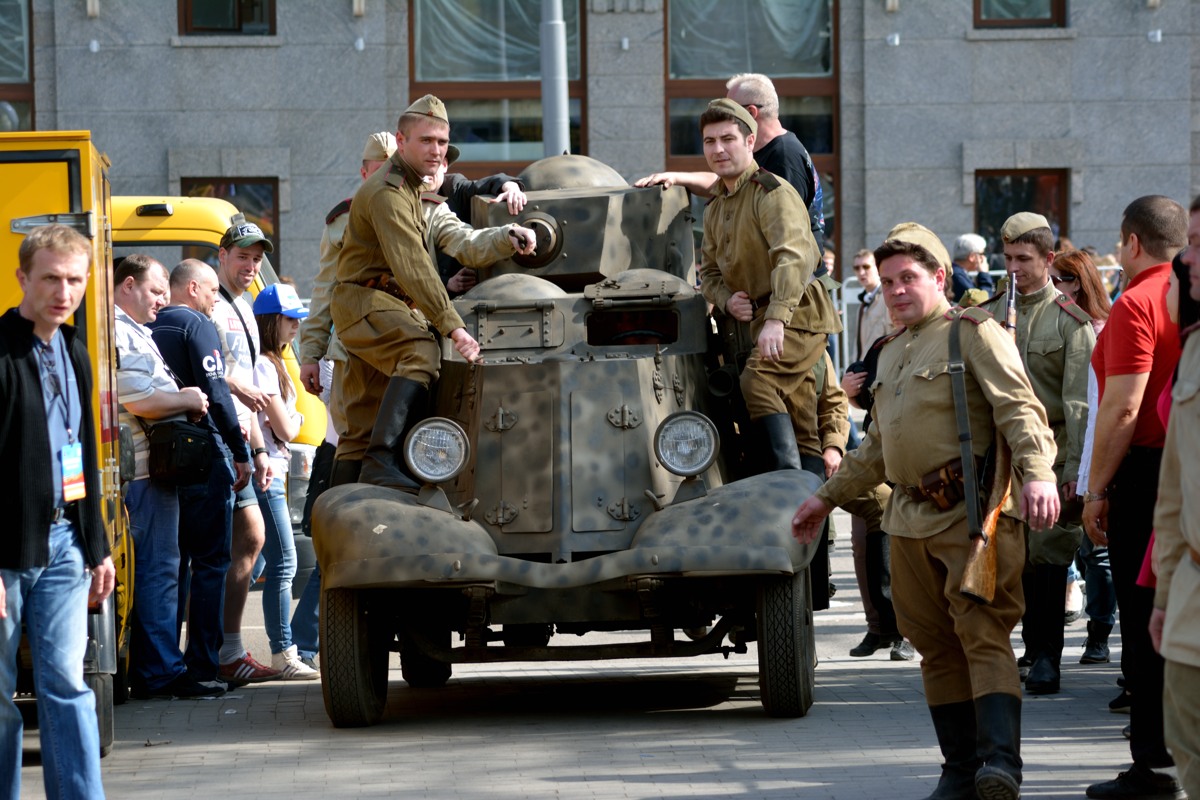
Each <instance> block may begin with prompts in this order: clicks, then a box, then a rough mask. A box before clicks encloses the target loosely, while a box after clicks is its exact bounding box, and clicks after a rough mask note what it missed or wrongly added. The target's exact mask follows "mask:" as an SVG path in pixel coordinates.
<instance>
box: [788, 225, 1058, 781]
mask: <svg viewBox="0 0 1200 800" xmlns="http://www.w3.org/2000/svg"><path fill="white" fill-rule="evenodd" d="M875 261H876V263H877V264H878V265H879V274H880V278H881V284H882V291H883V295H884V301H885V302H886V304H887V307H888V310H889V311H890V312H891V314H892V315H893V319H894V320H895V321H896V322H897V323H898V324H900V325H904V326H906V327H905V330H904V331H903V332H902V333H901V334H900V335H899V336H897V337H896V338H895V339H894V340H892V341H891V342H889V343H888V344H887V345H885V346H884V348H883V350H882V351H881V353H880V357H879V369H878V373H877V377H876V379H875V382H874V384H873V385H872V386H871V387H870V388H871V390H872V392H873V394H874V403H875V404H874V408H873V410H872V414H873V416H874V419H875V424H874V426H873V427H872V432H871V435H870V436H868V437H867V439H866V440H865V441H864V442H863V444H862V446H861V447H859V448H858V449H857V450H855V451H853V452H851V453H849V454H847V456H846V458H845V460H843V461H842V465H841V469H840V470H839V471H838V472H837V473H836V474H835V475H834V476H833V477H832V478H831V479H830V480H829V482H828V483H826V484H825V485H824V486H823V487H822V488H821V489H820V490H818V491H817V493H816V494H815V495H814V496H813V497H812V498H810V499H809V500H807V501H805V502H804V503H803V504H802V505H801V506H800V508H799V509H797V511H796V516H795V518H794V519H793V520H792V533H793V535H794V536H796V538H797V539H799V540H801V541H803V542H807V541H810V540H811V539H812V538H813V536H815V535H816V533H817V531H819V530H820V527H821V523H822V521H823V520H824V518H825V517H826V516H828V514H829V513H830V512H831V511H832V510H833V508H834V507H835V506H838V505H841V504H842V503H844V502H846V501H848V500H850V499H852V498H854V497H857V496H858V495H859V494H860V493H861V492H862V491H863V490H864V489H867V488H869V487H872V486H877V485H878V484H880V483H883V482H884V481H888V482H890V483H892V484H893V485H894V486H895V491H894V492H893V493H892V496H891V500H890V501H889V503H888V506H887V510H886V512H885V516H884V524H883V527H884V529H886V530H887V531H888V532H889V533H891V534H892V536H891V548H892V592H893V601H894V603H895V608H896V616H897V619H898V621H899V627H900V632H901V633H902V634H904V635H905V636H907V637H908V638H909V640H910V641H912V643H913V645H914V646H915V647H916V648H917V650H918V651H919V652H920V653H921V657H922V661H921V672H922V677H923V679H924V683H925V696H926V700H927V702H928V703H929V707H930V708H929V711H930V716H932V718H933V725H934V729H935V731H936V732H937V738H938V743H939V745H940V746H941V749H942V754H943V756H944V757H945V763H944V764H943V766H942V776H941V780H940V781H939V782H938V786H937V789H936V790H935V791H934V793H933V794H932V795H931V798H933V799H934V800H936V799H937V798H956V797H962V796H974V795H973V792H975V791H978V793H979V796H981V797H984V796H986V797H989V798H992V797H995V798H1009V799H1011V800H1015V798H1017V797H1018V796H1019V794H1020V783H1021V765H1022V764H1021V756H1020V738H1021V733H1020V731H1021V684H1020V680H1019V677H1018V673H1017V666H1016V660H1015V657H1014V655H1013V652H1012V647H1011V646H1010V644H1009V636H1010V634H1011V633H1012V630H1013V627H1014V626H1015V625H1016V623H1017V620H1019V619H1020V618H1021V614H1022V612H1023V610H1024V599H1023V596H1022V592H1021V571H1022V568H1023V567H1024V563H1025V546H1024V542H1023V538H1022V533H1021V528H1020V521H1021V520H1022V519H1024V520H1025V521H1026V522H1027V523H1028V524H1029V527H1030V528H1031V529H1033V530H1042V529H1045V528H1048V527H1050V525H1052V524H1053V523H1054V521H1055V520H1056V519H1057V517H1058V513H1059V496H1058V489H1057V483H1056V479H1055V474H1054V469H1053V464H1054V454H1055V446H1054V435H1053V433H1052V432H1051V430H1050V428H1049V426H1048V425H1047V424H1046V414H1045V411H1044V409H1043V407H1042V404H1041V403H1040V402H1039V401H1038V399H1037V397H1036V395H1035V394H1034V392H1033V388H1032V387H1031V385H1030V383H1029V379H1028V378H1027V377H1026V376H1025V369H1024V367H1023V365H1022V363H1021V358H1020V355H1019V353H1018V352H1017V349H1016V347H1015V346H1014V344H1013V341H1012V339H1011V337H1010V335H1009V334H1008V333H1006V332H1005V331H1004V329H1003V328H1001V326H1000V325H998V324H997V323H996V322H995V320H993V319H992V317H991V315H989V314H988V313H987V312H984V311H981V310H979V309H966V310H963V309H960V308H955V309H951V308H950V306H949V304H948V303H947V302H946V299H945V295H944V291H945V284H946V276H947V275H948V274H949V272H950V269H951V267H950V257H949V254H948V253H947V252H946V249H945V247H944V246H943V245H942V243H941V241H940V240H939V239H938V237H937V236H936V235H935V234H934V233H933V232H932V231H930V230H929V229H927V228H924V227H922V226H920V225H917V224H915V223H903V224H901V225H898V226H896V227H895V228H893V229H892V231H891V232H890V233H889V234H888V236H887V239H886V240H885V241H884V243H883V244H882V245H880V246H879V248H878V249H876V251H875ZM954 339H957V340H958V341H957V343H955V342H954V341H952V340H954ZM955 350H957V351H958V353H957V355H956V354H955V352H954V351H955ZM959 375H961V376H962V379H963V380H962V388H961V390H959V391H958V392H956V391H955V390H954V389H953V388H952V384H953V383H954V382H955V381H956V380H957V376H959ZM956 394H959V395H960V397H961V399H962V400H963V401H965V402H964V403H963V404H964V405H965V409H964V411H963V413H962V414H961V415H960V414H958V413H957V412H956V408H955V406H956V398H955V395H956ZM960 416H961V417H962V423H961V425H960V422H959V417H960ZM968 423H969V425H968ZM960 427H969V436H964V435H960V433H959V431H960ZM997 433H999V434H1001V435H1002V437H1003V439H1004V440H1005V441H1006V442H1007V449H1008V450H1010V451H1011V458H1012V469H1011V477H1012V480H1013V487H1012V493H1011V495H1007V493H1005V492H1003V491H1001V492H991V493H990V494H991V495H992V496H994V497H995V496H998V497H1002V498H1006V499H1004V500H1002V501H1000V502H999V503H998V508H997V509H991V508H986V509H983V510H984V511H985V512H986V513H985V514H984V515H983V516H984V517H986V518H987V519H988V521H989V522H990V523H991V529H990V530H988V529H987V527H986V526H985V527H983V529H982V531H983V533H984V541H987V542H988V547H989V548H990V550H991V554H992V555H994V557H995V562H994V563H995V572H994V581H995V587H994V593H993V595H992V597H991V598H990V602H986V603H982V602H978V598H972V597H969V596H967V595H966V594H964V592H963V591H962V588H965V587H962V586H961V584H962V579H963V576H964V573H965V572H966V571H967V561H968V557H969V556H970V554H971V553H972V551H973V550H974V549H975V542H974V540H973V539H972V536H971V535H970V531H971V529H972V528H974V527H978V526H979V519H980V518H979V517H978V515H976V514H975V513H973V511H972V513H971V514H970V515H969V514H968V507H969V506H971V505H972V503H971V502H966V503H964V502H963V500H964V499H970V500H974V499H975V498H973V497H968V492H970V493H973V494H974V495H975V496H976V497H977V496H978V495H979V492H980V491H981V490H982V489H987V488H991V487H980V486H979V485H978V483H979V482H978V481H972V480H971V479H970V478H968V479H967V480H965V481H964V478H963V473H964V472H967V473H969V474H970V475H972V476H973V475H974V474H976V473H978V474H983V473H984V472H986V470H985V469H983V468H982V465H983V462H984V459H985V457H986V456H987V454H988V452H989V448H991V447H992V446H993V443H994V441H995V440H996V438H997V437H996V434H997ZM963 439H965V440H966V441H967V442H968V443H969V447H968V448H967V449H968V450H969V452H970V453H971V454H972V456H973V457H972V458H971V459H968V462H967V463H966V464H964V461H963V459H962V455H961V453H962V451H963V448H962V447H961V444H960V440H963ZM1000 449H1006V448H1000ZM975 462H978V463H975ZM964 467H965V469H964ZM977 467H979V468H978V469H977ZM996 472H997V473H998V475H996V476H995V478H993V479H992V482H993V483H997V484H999V485H1000V486H1001V487H1006V486H1007V484H1008V480H1009V474H1008V473H1009V470H1006V469H1003V468H1001V469H999V470H996ZM972 484H974V485H972ZM1018 501H1019V502H1018ZM994 511H999V512H1001V513H992V512H994ZM968 516H970V517H971V518H972V519H971V521H968ZM975 533H976V534H977V535H978V534H979V533H980V531H975ZM989 588H990V587H989Z"/></svg>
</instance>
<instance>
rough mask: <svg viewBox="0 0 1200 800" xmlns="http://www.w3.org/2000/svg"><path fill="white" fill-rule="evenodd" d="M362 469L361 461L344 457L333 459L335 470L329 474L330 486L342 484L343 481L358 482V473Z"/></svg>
mask: <svg viewBox="0 0 1200 800" xmlns="http://www.w3.org/2000/svg"><path fill="white" fill-rule="evenodd" d="M360 470H362V462H361V461H350V460H349V459H344V458H335V459H334V460H333V471H332V472H330V474H329V488H331V489H332V488H333V487H334V486H341V485H342V484H343V483H358V473H359V471H360Z"/></svg>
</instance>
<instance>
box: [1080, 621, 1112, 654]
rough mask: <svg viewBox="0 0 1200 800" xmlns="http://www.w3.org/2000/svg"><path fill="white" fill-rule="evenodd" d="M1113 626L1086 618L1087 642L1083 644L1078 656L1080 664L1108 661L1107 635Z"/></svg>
mask: <svg viewBox="0 0 1200 800" xmlns="http://www.w3.org/2000/svg"><path fill="white" fill-rule="evenodd" d="M1112 629H1113V626H1112V625H1109V624H1108V623H1105V622H1093V621H1092V620H1088V624H1087V642H1086V643H1084V645H1083V655H1082V656H1080V657H1079V663H1080V664H1107V663H1108V635H1109V634H1110V633H1112Z"/></svg>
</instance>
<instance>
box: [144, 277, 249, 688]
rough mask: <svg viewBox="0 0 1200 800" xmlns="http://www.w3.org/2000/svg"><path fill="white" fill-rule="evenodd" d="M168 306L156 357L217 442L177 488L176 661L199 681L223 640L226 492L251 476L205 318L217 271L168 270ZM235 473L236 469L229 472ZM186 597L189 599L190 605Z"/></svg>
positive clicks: (212, 671) (213, 671) (229, 501)
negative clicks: (195, 393)
mask: <svg viewBox="0 0 1200 800" xmlns="http://www.w3.org/2000/svg"><path fill="white" fill-rule="evenodd" d="M170 282H171V305H169V306H167V307H166V308H164V309H162V310H160V311H159V312H158V317H157V318H156V319H155V320H154V321H153V322H151V323H150V324H149V326H148V327H149V328H150V330H151V331H152V332H153V336H154V343H155V344H157V345H158V349H159V352H161V353H162V356H163V360H164V361H166V362H167V366H169V367H170V368H171V371H172V372H174V373H175V375H176V377H178V378H179V380H180V382H181V383H182V384H183V385H184V386H195V387H196V388H197V389H199V390H200V391H202V392H204V394H206V395H208V413H207V414H206V415H205V416H204V418H203V419H202V420H201V423H202V424H204V425H206V426H207V427H208V428H209V430H211V431H212V433H213V434H214V436H215V437H217V438H216V440H217V442H218V447H217V448H216V449H215V450H214V452H213V469H212V472H211V473H209V476H208V482H207V483H199V484H196V485H194V486H181V487H180V488H179V612H178V614H177V617H176V619H177V622H176V627H177V628H179V629H181V628H182V626H183V617H184V613H185V611H186V613H187V620H188V641H187V649H186V650H185V651H184V654H183V660H184V663H186V664H187V668H188V672H189V673H191V674H192V675H194V676H195V677H196V679H197V680H200V681H215V680H217V679H218V675H217V673H218V669H219V667H220V664H219V659H218V653H219V652H220V650H221V643H222V642H223V641H224V635H223V633H222V627H223V617H224V610H225V575H226V573H227V572H228V571H229V563H230V544H231V539H232V536H233V492H234V491H237V490H238V489H241V488H242V487H243V486H245V485H246V482H247V481H249V480H250V472H251V466H250V446H249V444H247V442H246V437H245V436H243V435H242V429H241V426H240V425H239V424H238V417H237V409H236V408H234V405H233V398H232V396H231V395H230V393H229V387H228V386H227V385H226V383H225V360H224V359H223V358H221V340H220V338H219V337H218V336H217V328H216V326H215V325H213V323H212V320H211V319H210V318H209V315H210V314H211V313H212V308H213V304H214V303H215V302H216V300H217V297H218V296H219V294H220V283H218V281H217V273H216V272H215V271H214V270H213V268H212V267H210V266H209V265H208V264H205V263H204V262H203V261H198V260H196V259H194V258H189V259H185V260H184V261H182V262H180V263H179V265H178V266H176V267H175V269H173V270H172V271H171V281H170ZM235 473H236V474H235ZM189 594H190V596H191V599H190V602H189V599H188V598H189Z"/></svg>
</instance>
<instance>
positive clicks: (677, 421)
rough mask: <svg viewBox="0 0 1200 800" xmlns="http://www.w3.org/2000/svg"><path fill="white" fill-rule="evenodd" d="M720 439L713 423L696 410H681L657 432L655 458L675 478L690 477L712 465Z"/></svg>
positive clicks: (655, 435)
mask: <svg viewBox="0 0 1200 800" xmlns="http://www.w3.org/2000/svg"><path fill="white" fill-rule="evenodd" d="M720 447H721V438H720V437H719V436H718V435H717V427H716V426H715V425H713V424H712V421H711V420H710V419H709V418H708V417H706V416H704V415H703V414H698V413H696V412H695V411H679V412H676V413H674V414H672V415H671V416H669V417H667V418H666V419H664V420H663V421H662V424H661V425H659V426H658V430H657V431H655V432H654V456H655V457H656V458H657V459H658V461H659V463H660V464H662V465H663V466H664V467H666V468H667V469H668V470H670V471H671V472H672V473H674V474H675V475H681V476H683V477H685V478H690V477H692V476H693V475H699V474H700V473H702V472H704V470H706V469H708V468H709V467H711V466H712V463H713V461H715V460H716V458H717V452H718V451H719V450H720Z"/></svg>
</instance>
